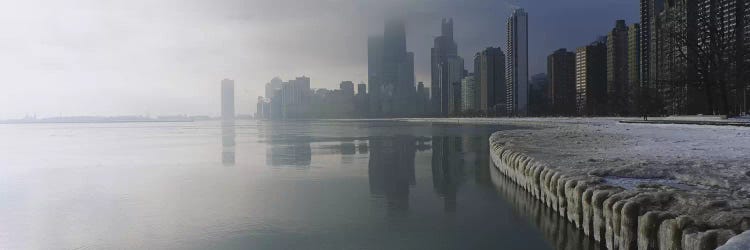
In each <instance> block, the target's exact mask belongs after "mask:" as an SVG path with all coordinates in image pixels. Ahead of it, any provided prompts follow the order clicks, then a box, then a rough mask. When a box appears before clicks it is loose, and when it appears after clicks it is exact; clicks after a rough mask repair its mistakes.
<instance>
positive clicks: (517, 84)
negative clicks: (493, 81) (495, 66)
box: [505, 9, 529, 116]
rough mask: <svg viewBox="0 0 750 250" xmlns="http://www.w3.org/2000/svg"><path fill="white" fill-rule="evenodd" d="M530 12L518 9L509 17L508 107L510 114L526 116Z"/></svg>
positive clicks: (507, 50) (506, 75)
mask: <svg viewBox="0 0 750 250" xmlns="http://www.w3.org/2000/svg"><path fill="white" fill-rule="evenodd" d="M528 20H529V18H528V14H527V13H526V11H524V10H523V9H516V10H514V11H513V14H512V15H511V16H510V17H508V31H507V32H508V43H507V49H506V52H507V53H508V57H507V61H508V63H506V64H505V66H506V70H507V73H506V74H505V77H506V79H507V80H506V81H505V82H506V84H507V94H506V95H507V99H506V103H507V104H506V109H507V111H508V115H512V116H526V115H527V114H528V104H529V49H528V45H529V34H528V29H529V23H528Z"/></svg>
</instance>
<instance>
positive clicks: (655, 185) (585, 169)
mask: <svg viewBox="0 0 750 250" xmlns="http://www.w3.org/2000/svg"><path fill="white" fill-rule="evenodd" d="M406 120H407V121H412V122H438V123H458V124H504V125H518V126H520V129H515V130H505V131H498V132H497V133H495V134H493V136H492V138H491V139H490V143H491V152H490V154H491V156H492V157H493V162H494V163H495V166H496V167H497V168H498V169H500V170H501V172H503V173H505V174H506V175H508V176H509V177H510V178H511V179H513V180H514V181H516V183H518V184H519V185H521V186H523V187H524V188H525V189H527V190H528V191H529V192H531V193H532V194H534V195H535V196H537V197H538V198H539V199H540V200H542V201H543V202H545V203H546V204H548V205H550V206H551V207H552V208H553V209H555V210H556V211H559V212H560V214H561V215H563V216H564V217H566V218H568V219H569V220H570V221H571V222H572V223H574V224H575V225H576V226H577V227H579V228H581V229H582V230H583V231H584V232H585V233H586V234H587V235H591V236H592V237H594V238H596V239H597V240H599V241H601V242H606V244H607V246H608V247H610V248H618V249H620V248H630V247H634V246H636V245H637V246H641V245H643V247H647V246H657V247H668V246H676V245H684V246H685V247H692V246H701V247H703V248H695V249H713V248H715V247H717V246H719V245H721V244H723V243H724V242H726V241H727V240H728V239H729V238H730V237H731V236H734V235H737V234H740V233H742V232H743V231H745V230H748V229H750V128H747V127H727V126H704V125H700V126H699V125H673V124H670V125H655V124H624V123H619V122H618V121H619V119H617V118H513V119H406ZM612 178H614V179H615V180H626V181H625V182H622V183H623V185H619V184H618V181H614V182H613V181H607V180H610V179H612ZM639 180H643V181H642V182H639ZM624 185H629V186H630V187H631V188H629V189H627V188H625V187H626V186H624ZM632 186H636V188H634V189H633V188H632ZM566 208H567V210H566ZM668 238H669V239H668ZM688 245H689V246H688ZM686 249H687V248H686Z"/></svg>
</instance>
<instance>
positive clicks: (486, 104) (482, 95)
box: [474, 47, 507, 115]
mask: <svg viewBox="0 0 750 250" xmlns="http://www.w3.org/2000/svg"><path fill="white" fill-rule="evenodd" d="M474 78H475V81H476V84H477V85H478V86H479V107H478V109H479V111H481V112H483V113H486V114H488V115H504V114H505V113H506V108H505V105H506V97H507V96H506V91H507V87H506V84H505V80H506V79H505V54H504V53H503V51H502V49H500V48H492V47H490V48H486V49H484V50H482V51H481V52H479V53H477V54H476V55H475V56H474Z"/></svg>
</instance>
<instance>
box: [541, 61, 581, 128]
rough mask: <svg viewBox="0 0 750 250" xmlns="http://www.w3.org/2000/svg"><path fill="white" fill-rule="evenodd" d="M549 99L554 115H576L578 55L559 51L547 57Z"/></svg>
mask: <svg viewBox="0 0 750 250" xmlns="http://www.w3.org/2000/svg"><path fill="white" fill-rule="evenodd" d="M547 78H548V82H549V86H548V88H549V89H548V90H547V95H548V96H547V99H549V101H550V106H551V108H552V110H551V111H552V114H554V115H563V116H569V115H574V114H575V113H576V53H573V52H570V51H567V50H566V49H558V50H556V51H555V52H554V53H552V54H551V55H549V56H548V57H547Z"/></svg>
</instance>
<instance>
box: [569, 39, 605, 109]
mask: <svg viewBox="0 0 750 250" xmlns="http://www.w3.org/2000/svg"><path fill="white" fill-rule="evenodd" d="M606 62H607V46H606V45H605V43H604V41H596V42H594V43H592V44H590V45H587V46H583V47H580V48H578V49H576V112H577V113H578V115H582V116H597V115H604V114H606V110H607V109H606V105H607V102H606V95H607V90H606V88H607V66H606V65H607V63H606Z"/></svg>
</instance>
